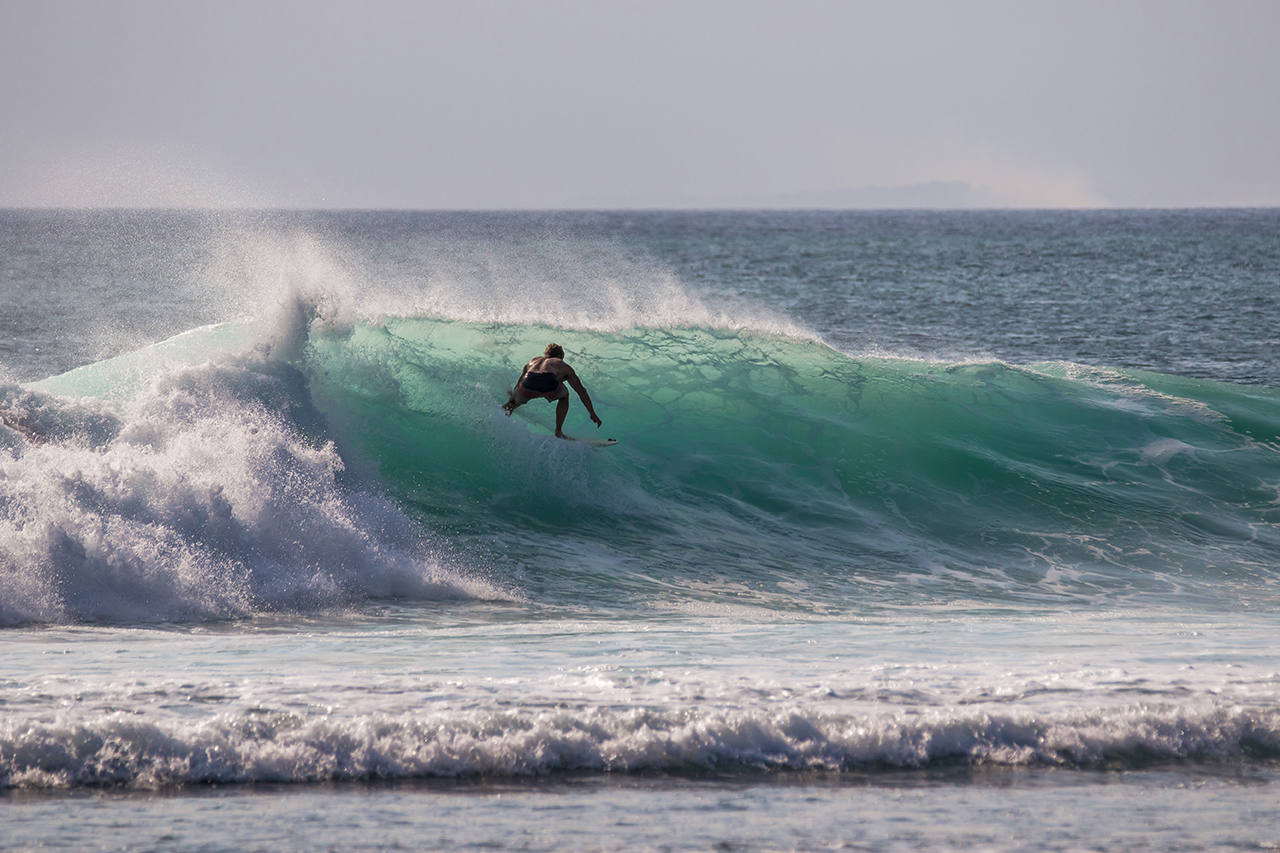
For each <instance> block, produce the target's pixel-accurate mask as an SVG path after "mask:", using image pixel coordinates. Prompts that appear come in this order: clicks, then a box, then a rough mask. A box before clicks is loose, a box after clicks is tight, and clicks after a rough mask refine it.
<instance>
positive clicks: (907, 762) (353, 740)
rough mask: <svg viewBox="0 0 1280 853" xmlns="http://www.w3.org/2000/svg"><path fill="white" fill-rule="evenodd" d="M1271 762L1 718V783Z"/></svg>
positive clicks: (1226, 723)
mask: <svg viewBox="0 0 1280 853" xmlns="http://www.w3.org/2000/svg"><path fill="white" fill-rule="evenodd" d="M1277 759H1280V712H1277V711H1276V710H1275V709H1274V708H1262V707H1240V706H1207V707H1204V708H1199V709H1183V710H1174V709H1168V708H1166V709H1152V708H1147V707H1131V708H1117V709H1109V710H1097V711H1083V710H1075V711H1061V712H1058V713H1051V714H1048V715H1045V714H1040V715H1034V716H1033V715H1028V714H1017V713H1005V714H990V713H983V712H975V711H966V710H963V709H950V710H944V709H939V710H936V711H931V712H928V713H924V714H888V713H886V714H873V715H866V716H861V715H853V716H851V715H841V714H827V713H821V712H817V711H814V710H811V709H806V708H803V707H794V708H787V709H769V710H765V709H740V710H723V709H720V710H705V711H703V710H693V709H685V710H679V711H676V710H667V711H662V710H650V709H638V708H632V709H614V708H586V709H571V708H566V709H556V710H552V709H528V708H524V709H519V710H516V709H510V708H493V709H476V710H471V711H456V712H437V713H421V714H400V715H396V714H369V715H367V716H360V717H333V716H321V717H307V716H303V715H298V714H288V713H276V714H265V715H264V714H254V715H236V714H226V715H220V716H217V717H212V718H205V719H201V720H175V719H168V720H163V721H158V720H153V719H147V718H138V717H136V716H133V715H130V714H108V715H101V716H97V717H89V718H82V719H64V720H53V721H39V722H29V721H23V722H21V723H20V724H17V723H14V722H0V788H3V787H10V788H14V787H20V788H77V787H85V786H102V785H113V786H125V787H133V788H142V789H155V788H161V787H166V786H174V785H186V784H207V783H297V782H330V781H366V780H399V779H415V778H432V777H436V778H440V777H446V778H448V777H467V776H486V777H494V776H501V777H522V776H539V775H545V774H550V773H566V772H584V771H585V772H611V773H645V772H649V773H651V772H663V773H706V772H713V773H734V774H740V773H743V772H751V771H806V770H808V771H812V770H823V771H877V770H900V769H927V768H931V767H939V766H943V767H954V766H997V767H1011V768H1025V767H1065V768H1091V767H1097V768H1104V767H1105V768H1108V769H1133V768H1142V767H1150V766H1152V765H1156V764H1160V763H1168V762H1186V761H1193V762H1194V761H1199V762H1215V761H1218V762H1220V761H1231V762H1238V761H1242V760H1247V761H1267V762H1274V761H1276V760H1277Z"/></svg>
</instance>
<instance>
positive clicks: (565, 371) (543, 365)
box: [502, 344, 601, 438]
mask: <svg viewBox="0 0 1280 853" xmlns="http://www.w3.org/2000/svg"><path fill="white" fill-rule="evenodd" d="M566 385H568V387H565V386H566ZM569 388H572V389H573V390H574V391H577V392H578V397H579V398H580V399H581V400H582V405H584V406H586V407H587V414H589V415H591V420H593V421H595V424H596V427H597V428H599V426H600V424H601V420H600V417H599V416H598V415H597V414H596V410H595V408H594V407H593V406H592V405H591V397H590V395H588V394H587V389H586V388H584V387H583V385H582V380H581V379H579V378H578V374H576V373H574V372H573V368H572V367H570V366H569V365H568V364H566V363H565V361H564V347H562V346H560V345H559V344H547V348H546V349H545V350H543V351H542V355H540V356H537V357H536V358H532V359H530V360H529V363H528V364H526V365H525V366H524V370H522V371H520V378H519V379H517V380H516V387H514V388H512V389H511V394H510V395H509V396H508V398H507V402H505V403H503V404H502V408H503V409H505V410H506V412H507V414H508V415H510V414H511V413H512V412H514V411H515V410H516V409H518V408H520V407H521V406H523V405H524V404H525V403H527V402H529V401H530V400H534V399H538V398H541V399H543V400H555V401H556V437H557V438H566V437H567V436H565V434H564V433H563V432H561V427H563V426H564V417H565V415H567V414H569Z"/></svg>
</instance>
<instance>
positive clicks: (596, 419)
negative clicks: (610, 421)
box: [591, 412, 604, 429]
mask: <svg viewBox="0 0 1280 853" xmlns="http://www.w3.org/2000/svg"><path fill="white" fill-rule="evenodd" d="M591 420H593V421H595V422H596V429H600V424H602V423H604V421H602V420H600V416H599V415H597V414H596V413H595V412H592V413H591Z"/></svg>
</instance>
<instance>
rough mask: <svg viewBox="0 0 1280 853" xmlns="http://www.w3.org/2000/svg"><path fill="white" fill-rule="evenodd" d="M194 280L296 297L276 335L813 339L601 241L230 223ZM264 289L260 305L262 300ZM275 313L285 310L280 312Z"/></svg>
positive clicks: (271, 298) (249, 305) (229, 295)
mask: <svg viewBox="0 0 1280 853" xmlns="http://www.w3.org/2000/svg"><path fill="white" fill-rule="evenodd" d="M202 279H203V280H205V281H208V282H209V283H210V290H211V292H213V293H215V294H217V293H220V294H223V295H222V296H221V297H217V298H219V299H223V300H225V301H226V302H227V303H228V306H229V307H232V308H233V310H235V311H236V312H238V313H243V312H245V311H249V312H251V313H254V314H263V313H270V314H274V313H276V305H275V304H273V303H276V302H279V301H281V300H283V301H284V302H286V303H290V302H294V301H299V302H300V303H304V304H306V305H307V306H310V307H311V308H312V309H314V310H313V311H312V313H310V314H298V313H296V312H295V313H294V314H293V315H292V316H293V317H295V318H297V319H296V321H295V325H296V323H302V326H297V327H296V328H293V329H286V328H281V330H280V334H281V336H282V337H283V338H288V339H295V340H296V339H300V337H301V336H300V335H299V334H298V332H299V331H301V329H302V328H305V327H306V326H307V325H308V324H313V323H314V321H315V320H320V321H321V323H322V326H321V328H320V329H319V330H323V331H339V332H340V331H342V330H343V329H344V328H346V327H348V326H349V324H350V323H351V322H352V321H353V320H355V319H356V318H365V319H371V318H377V317H379V316H432V317H441V318H444V319H451V320H461V321H464V322H478V323H504V324H517V325H545V326H553V327H557V328H564V329H589V330H593V331H617V330H622V329H632V328H662V327H672V326H678V327H690V326H696V327H704V328H727V329H754V330H757V331H764V332H773V333H778V334H786V335H790V336H796V337H812V334H811V333H809V332H807V331H805V330H803V329H801V328H800V327H798V326H797V325H796V324H795V323H793V322H792V321H790V320H788V319H786V318H784V317H782V316H780V315H779V314H777V313H776V312H773V311H770V310H767V309H764V308H762V307H760V306H758V305H748V304H746V303H744V302H742V301H741V298H740V297H737V296H735V295H733V294H732V293H728V292H726V293H723V294H720V293H704V294H698V293H694V292H692V291H691V289H690V288H689V287H688V286H687V285H686V283H685V282H683V281H681V280H680V278H679V277H678V276H677V275H676V274H675V273H674V272H672V271H671V270H670V269H669V268H667V267H666V266H665V265H663V264H661V263H660V262H658V261H657V260H655V259H653V258H651V257H646V256H638V255H636V254H635V253H634V252H631V251H626V250H624V249H623V248H622V247H620V246H618V245H616V244H613V243H610V242H608V241H599V240H597V241H588V240H578V239H570V238H566V237H563V236H557V235H547V236H544V237H540V238H536V239H535V238H530V237H528V236H524V237H501V236H499V237H494V238H492V239H485V240H477V241H458V242H440V241H432V240H430V239H424V240H422V241H420V242H419V241H415V240H407V241H406V242H404V243H402V244H401V243H392V244H388V245H386V246H381V245H380V246H379V247H378V251H374V250H373V249H371V248H370V247H368V246H365V247H363V248H361V247H360V246H357V245H355V244H352V243H345V242H342V241H340V240H338V239H336V238H332V237H326V238H322V237H320V236H317V235H316V234H312V233H307V232H304V231H297V230H295V231H290V232H279V231H270V230H256V231H254V230H237V231H231V232H228V233H226V234H223V235H221V236H220V237H219V239H218V240H216V241H215V245H214V246H213V247H212V249H211V251H210V253H209V262H208V265H207V267H206V269H205V270H203V271H202ZM264 298H265V303H264ZM285 316H290V315H289V314H288V313H287V312H286V315H285Z"/></svg>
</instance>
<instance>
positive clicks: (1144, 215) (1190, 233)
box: [0, 210, 1280, 850]
mask: <svg viewBox="0 0 1280 853" xmlns="http://www.w3.org/2000/svg"><path fill="white" fill-rule="evenodd" d="M1278 320H1280V211H1277V210H1235V211H1233V210H1206V211H1092V212H1033V211H1020V212H865V213H864V212H748V211H742V212H679V213H674V212H613V213H609V212H598V213H569V212H566V213H413V212H325V213H306V212H270V211H267V212H165V211H147V212H127V211H0V848H3V849H49V848H53V849H106V848H111V849H140V850H141V849H164V850H224V849H225V850H233V849H234V850H276V849H387V848H406V849H429V848H439V849H499V850H504V849H518V850H544V849H551V850H554V849H584V850H588V849H602V850H615V849H616V850H621V849H627V850H633V849H654V850H659V849H661V850H680V849H745V850H787V849H801V850H810V849H859V850H914V849H984V850H986V849H1047V850H1112V849H1150V850H1204V849H1212V850H1222V849H1239V850H1259V849H1280V644H1278V642H1277V638H1280V390H1278V389H1280V332H1278V331H1277V329H1280V326H1278V325H1277V321H1278ZM551 341H555V342H558V343H560V344H561V345H563V346H564V348H565V350H566V351H567V360H568V361H569V362H570V363H571V364H572V365H573V366H574V367H575V368H576V370H577V372H578V374H579V376H581V378H582V379H583V381H584V383H585V385H586V387H587V389H588V390H589V392H590V394H591V396H592V399H593V400H594V402H595V405H596V409H597V411H598V412H599V414H600V415H601V417H602V418H603V421H604V424H603V428H602V429H599V430H597V429H595V428H594V427H593V426H592V424H591V423H590V422H589V420H588V419H587V417H586V414H585V410H584V409H583V408H582V406H581V405H580V403H579V401H578V400H577V399H576V398H575V399H573V401H572V403H571V408H570V413H569V418H568V421H567V423H566V427H565V429H566V432H568V433H569V434H570V435H572V436H575V437H583V438H585V437H590V438H605V437H610V438H616V439H618V441H619V444H618V445H617V446H614V447H606V448H598V447H593V446H590V445H588V444H586V443H583V442H565V441H560V440H558V439H556V438H554V437H553V436H552V435H551V429H552V423H553V407H552V406H550V405H548V404H546V403H544V402H542V401H534V402H532V403H530V404H529V405H526V406H525V407H523V408H521V409H520V410H518V411H517V413H516V414H515V415H514V416H513V417H506V416H505V415H504V414H503V412H502V410H501V409H500V407H499V404H500V403H502V402H503V401H504V400H505V399H506V392H507V390H508V389H509V388H510V386H511V384H512V383H513V382H514V380H515V378H516V376H517V374H518V373H519V370H520V367H521V366H522V365H523V364H524V362H525V361H527V360H528V359H529V358H531V357H532V356H534V355H537V354H539V353H541V351H542V349H543V347H544V346H545V345H546V344H547V343H549V342H551Z"/></svg>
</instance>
